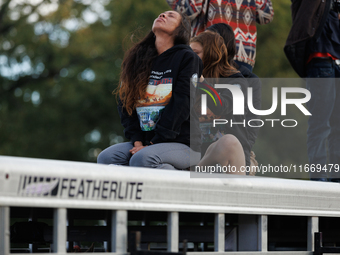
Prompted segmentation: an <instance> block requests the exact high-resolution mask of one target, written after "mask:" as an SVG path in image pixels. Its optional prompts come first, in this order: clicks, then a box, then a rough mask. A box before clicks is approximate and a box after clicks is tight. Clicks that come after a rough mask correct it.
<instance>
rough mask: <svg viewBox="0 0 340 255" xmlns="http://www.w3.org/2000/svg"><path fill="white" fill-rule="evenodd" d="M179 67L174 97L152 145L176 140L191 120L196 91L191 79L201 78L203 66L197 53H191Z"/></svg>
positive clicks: (157, 124)
mask: <svg viewBox="0 0 340 255" xmlns="http://www.w3.org/2000/svg"><path fill="white" fill-rule="evenodd" d="M179 65H180V66H179V73H178V75H177V77H174V82H175V84H173V85H172V86H173V89H172V97H171V99H170V102H169V104H167V105H166V106H165V108H164V110H163V111H162V113H161V115H160V117H159V119H158V121H157V123H156V127H155V136H154V137H153V138H152V139H151V143H152V144H156V143H161V142H166V141H172V140H174V139H175V138H176V137H177V136H178V135H179V134H180V131H181V126H182V124H183V122H184V121H187V120H189V116H190V110H191V107H192V106H193V103H192V101H193V100H192V97H190V92H191V91H193V90H194V89H195V88H194V87H193V86H194V85H193V84H191V81H190V79H191V78H192V77H193V75H195V74H196V77H200V76H201V73H202V69H203V65H202V61H201V59H200V58H199V57H198V56H197V55H196V53H194V52H190V51H188V52H186V53H185V56H184V57H183V59H182V61H181V62H180V63H179Z"/></svg>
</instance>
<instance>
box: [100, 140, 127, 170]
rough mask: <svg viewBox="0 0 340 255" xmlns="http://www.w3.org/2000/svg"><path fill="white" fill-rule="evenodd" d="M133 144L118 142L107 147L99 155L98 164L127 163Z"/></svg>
mask: <svg viewBox="0 0 340 255" xmlns="http://www.w3.org/2000/svg"><path fill="white" fill-rule="evenodd" d="M130 147H131V148H132V146H131V145H130V144H128V143H122V144H116V145H113V146H111V147H109V148H106V149H105V150H103V151H102V152H101V153H99V155H98V157H97V163H98V164H106V165H108V164H118V165H127V164H128V162H129V159H130V157H131V153H130V151H129V150H130V149H131V148H130Z"/></svg>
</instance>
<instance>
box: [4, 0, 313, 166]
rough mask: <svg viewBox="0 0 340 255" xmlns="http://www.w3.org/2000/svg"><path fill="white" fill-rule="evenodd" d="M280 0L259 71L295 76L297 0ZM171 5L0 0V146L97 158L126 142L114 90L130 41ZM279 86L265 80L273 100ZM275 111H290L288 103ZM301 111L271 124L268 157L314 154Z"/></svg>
mask: <svg viewBox="0 0 340 255" xmlns="http://www.w3.org/2000/svg"><path fill="white" fill-rule="evenodd" d="M272 2H273V6H274V10H275V15H274V21H273V22H272V23H271V24H269V25H264V26H260V25H258V44H257V45H258V46H257V60H256V66H255V68H254V72H255V73H256V74H257V75H258V76H259V77H267V78H274V77H280V78H294V77H295V78H296V77H297V76H296V74H295V73H294V71H293V70H292V68H291V67H290V65H289V63H288V61H287V59H286V57H285V55H284V53H283V46H284V43H285V40H286V38H287V35H288V32H289V29H290V26H291V16H290V1H289V0H275V1H272ZM168 9H169V7H168V5H167V3H166V1H165V0H138V1H132V0H124V1H117V0H111V1H110V0H60V1H58V0H0V154H1V155H11V156H24V157H35V158H49V159H63V160H75V161H89V162H95V161H96V157H97V155H98V154H99V152H100V151H101V150H103V149H104V148H106V147H108V146H109V145H112V144H115V143H119V142H122V141H123V140H124V138H123V132H122V127H121V125H120V120H119V116H118V112H117V109H116V99H115V96H114V95H112V91H113V90H114V89H115V88H116V87H117V84H118V80H119V72H120V65H121V62H122V59H123V56H124V50H125V49H127V48H128V47H129V45H131V40H130V39H131V37H132V35H134V37H136V38H141V37H142V36H143V35H144V34H146V32H147V31H148V30H150V29H151V26H152V23H153V20H154V19H155V18H156V17H157V15H158V14H159V13H161V12H162V11H165V10H168ZM273 86H276V85H275V84H274V83H273V84H272V83H271V82H268V83H266V84H264V86H263V89H262V91H263V93H262V97H263V107H264V109H266V107H267V108H269V107H270V105H271V102H272V98H271V96H272V92H271V88H272V87H273ZM283 86H289V84H286V85H283ZM271 117H272V118H274V117H275V118H278V119H282V116H280V111H279V110H278V111H276V112H275V114H274V115H273V116H271ZM297 117H298V118H299V125H298V127H296V128H292V129H287V128H285V129H284V128H270V127H267V126H268V125H265V127H263V128H262V130H261V131H260V135H259V138H258V140H257V143H256V145H255V147H254V150H255V152H256V154H257V159H258V161H259V162H260V163H263V164H268V163H270V164H273V165H280V164H288V163H295V164H302V163H306V162H307V158H306V145H305V144H306V142H305V141H306V135H305V133H306V127H307V126H306V121H307V118H306V117H305V116H301V114H300V115H299V116H297Z"/></svg>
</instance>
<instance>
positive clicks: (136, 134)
mask: <svg viewBox="0 0 340 255" xmlns="http://www.w3.org/2000/svg"><path fill="white" fill-rule="evenodd" d="M118 112H119V116H120V121H121V124H122V125H123V127H124V135H125V137H126V138H127V139H129V140H131V142H132V143H133V144H135V142H136V141H140V142H143V140H144V139H143V137H144V136H143V131H142V130H141V128H140V124H139V119H138V116H137V112H136V111H133V113H132V115H131V116H130V115H129V114H128V113H127V111H126V110H125V108H124V107H123V104H122V102H121V100H120V99H119V101H118Z"/></svg>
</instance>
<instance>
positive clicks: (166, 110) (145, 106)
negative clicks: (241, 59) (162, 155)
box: [118, 45, 203, 151]
mask: <svg viewBox="0 0 340 255" xmlns="http://www.w3.org/2000/svg"><path fill="white" fill-rule="evenodd" d="M202 69H203V65H202V61H201V59H200V58H199V57H198V56H197V54H196V53H194V52H193V51H192V50H191V48H190V47H189V46H186V45H175V46H174V47H172V48H170V49H168V50H167V51H165V52H163V53H162V54H160V55H159V56H158V57H157V58H156V59H155V60H154V62H153V67H152V71H151V75H150V81H149V86H148V89H147V92H148V93H149V94H146V98H145V99H142V100H141V101H140V102H141V107H138V108H137V110H138V111H139V115H138V113H137V110H135V111H134V112H133V114H132V115H131V116H129V115H128V114H127V112H126V111H125V109H124V108H123V107H122V104H121V102H120V103H119V105H118V111H119V114H120V118H121V123H122V125H123V127H124V128H125V129H124V134H125V137H126V138H127V139H130V140H131V141H132V142H135V141H141V142H143V144H144V145H150V142H151V143H153V144H157V143H164V142H178V143H183V144H186V145H188V146H190V145H191V148H192V149H193V150H196V151H200V144H201V141H200V130H199V128H198V126H199V125H198V117H197V115H196V114H195V113H194V111H192V114H191V109H192V108H193V107H192V106H193V104H194V98H195V88H194V84H193V83H191V82H190V79H191V78H192V77H196V78H197V77H200V76H201V73H202ZM160 85H162V86H163V87H164V88H165V89H166V93H165V94H164V93H163V94H160V93H162V92H154V93H153V92H152V90H153V89H156V90H159V91H163V92H164V89H160ZM149 87H150V88H151V89H149ZM152 93H153V94H152ZM159 105H162V106H163V109H161V110H158V111H154V109H156V108H157V107H159ZM144 116H147V117H146V119H147V118H153V119H152V120H151V119H150V120H149V122H147V121H146V119H143V118H144ZM151 116H152V117H151ZM155 116H157V117H155ZM190 122H192V123H193V127H195V126H196V127H197V128H194V129H193V130H192V132H193V133H192V137H191V141H190ZM150 123H151V124H150ZM148 125H151V127H149V126H148ZM144 127H146V128H147V129H146V130H149V129H151V128H152V130H151V131H142V128H144ZM144 130H145V129H144ZM195 132H196V133H195ZM190 142H191V143H190Z"/></svg>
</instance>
